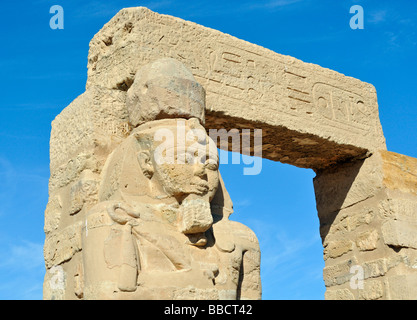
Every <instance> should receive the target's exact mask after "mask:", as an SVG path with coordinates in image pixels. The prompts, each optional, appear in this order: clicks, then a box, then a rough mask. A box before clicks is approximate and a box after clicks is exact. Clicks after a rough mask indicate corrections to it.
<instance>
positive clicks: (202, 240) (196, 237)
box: [187, 232, 207, 247]
mask: <svg viewBox="0 0 417 320" xmlns="http://www.w3.org/2000/svg"><path fill="white" fill-rule="evenodd" d="M187 237H188V240H189V242H188V243H187V244H189V245H192V246H196V247H204V246H205V245H206V244H207V237H206V236H205V234H204V232H201V233H193V234H187Z"/></svg>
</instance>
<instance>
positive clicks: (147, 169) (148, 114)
mask: <svg viewBox="0 0 417 320" xmlns="http://www.w3.org/2000/svg"><path fill="white" fill-rule="evenodd" d="M127 108H128V112H129V119H130V123H131V126H132V127H134V129H133V131H132V133H131V134H130V136H129V137H128V138H127V139H126V140H125V141H124V142H123V143H122V144H121V145H120V146H119V147H118V148H117V149H116V150H115V152H113V154H112V155H111V156H110V157H109V159H108V160H107V162H106V165H105V167H104V169H103V172H104V177H103V179H102V184H101V188H100V200H102V201H103V200H113V199H123V200H125V201H128V202H129V199H130V202H146V203H154V204H155V205H157V204H161V203H163V204H166V205H178V206H179V208H180V210H179V214H178V215H179V216H178V217H177V220H178V228H179V230H180V231H181V232H183V233H184V234H201V233H203V232H205V231H206V230H208V229H209V228H210V226H211V225H212V223H213V218H212V214H211V209H210V201H211V200H212V199H213V198H214V196H215V193H216V191H217V188H218V185H219V172H218V154H217V148H216V145H215V143H214V142H213V141H212V140H211V139H210V137H209V136H208V135H207V133H206V130H205V128H204V127H203V125H202V124H203V123H204V110H205V109H204V108H205V91H204V89H203V88H202V87H201V85H200V84H198V83H197V82H196V81H195V79H194V77H193V75H192V74H191V72H190V71H188V69H186V68H185V66H184V65H183V64H182V63H180V62H178V61H177V60H174V59H170V58H166V59H161V60H157V61H155V62H153V63H150V64H148V65H146V66H144V67H143V68H141V69H140V70H139V71H138V73H137V75H136V78H135V81H134V83H133V85H132V86H131V87H130V89H129V91H128V93H127ZM139 198H140V199H139ZM200 240H201V239H200ZM197 243H199V244H202V245H204V244H205V241H204V240H203V241H201V242H198V241H197Z"/></svg>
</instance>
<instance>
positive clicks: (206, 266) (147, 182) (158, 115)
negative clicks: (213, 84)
mask: <svg viewBox="0 0 417 320" xmlns="http://www.w3.org/2000/svg"><path fill="white" fill-rule="evenodd" d="M204 108H205V92H204V89H203V88H202V87H201V86H200V85H199V84H198V83H197V82H196V81H195V79H194V77H193V75H192V74H191V72H190V71H188V70H187V69H186V68H185V67H184V65H183V64H181V63H180V62H178V61H176V60H174V59H161V60H157V61H155V62H153V63H150V64H148V65H146V66H144V67H143V68H141V69H140V70H139V71H138V72H137V74H136V77H135V80H134V83H133V84H132V86H131V87H130V88H129V90H128V92H127V110H128V113H129V119H130V125H131V127H132V128H133V129H132V131H131V132H130V135H129V136H128V137H127V138H126V139H125V140H124V141H123V142H122V143H121V144H120V145H119V146H118V147H117V148H116V149H115V150H114V151H113V152H112V153H111V155H110V156H109V157H108V158H107V160H106V163H105V165H104V167H103V170H102V173H101V182H100V187H99V203H98V204H97V205H96V206H94V207H93V208H92V209H91V210H90V211H89V212H88V214H87V220H86V227H85V232H84V236H83V265H84V277H85V280H84V295H85V297H86V298H87V299H97V298H99V299H116V298H123V299H124V298H129V299H189V298H193V299H195V298H201V299H202V298H204V299H236V298H240V297H242V298H250V299H251V298H259V296H260V275H259V260H260V255H259V245H258V243H257V240H256V237H255V236H254V235H253V233H252V232H251V231H250V230H248V229H247V228H246V227H245V226H243V225H240V224H239V223H237V222H233V221H229V220H228V216H229V214H230V213H231V212H232V203H231V200H230V197H229V195H228V193H227V191H226V189H225V188H224V184H223V181H222V179H221V177H220V174H219V170H218V164H219V159H218V154H217V148H216V144H215V143H214V142H213V141H212V140H211V139H210V137H209V136H208V135H207V133H206V130H205V128H204V126H203V125H204V112H205V109H204ZM87 221H88V223H87Z"/></svg>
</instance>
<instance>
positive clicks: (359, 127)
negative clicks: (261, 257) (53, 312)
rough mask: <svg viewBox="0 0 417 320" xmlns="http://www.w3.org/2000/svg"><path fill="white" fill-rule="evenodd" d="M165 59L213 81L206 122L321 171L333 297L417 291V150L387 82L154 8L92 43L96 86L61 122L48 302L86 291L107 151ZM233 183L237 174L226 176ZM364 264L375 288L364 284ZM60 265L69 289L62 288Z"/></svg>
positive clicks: (56, 137)
mask: <svg viewBox="0 0 417 320" xmlns="http://www.w3.org/2000/svg"><path fill="white" fill-rule="evenodd" d="M161 57H172V58H175V59H177V60H179V61H181V62H183V63H184V64H185V65H186V66H187V67H188V68H189V69H190V70H191V71H192V72H193V74H194V76H195V78H196V79H197V80H198V81H199V82H200V84H201V85H202V86H203V87H204V88H205V89H206V92H207V98H206V99H207V110H206V128H207V129H209V128H213V129H221V128H226V129H228V130H229V129H231V128H240V129H243V128H257V129H262V130H263V144H262V149H263V150H262V153H263V157H265V158H267V159H270V160H274V161H280V162H283V163H289V164H292V165H295V166H298V167H302V168H312V169H314V170H315V172H316V173H317V176H316V178H315V179H314V187H315V192H316V200H317V210H318V214H319V219H320V234H321V236H322V240H323V246H324V259H325V269H324V273H323V275H324V282H325V285H326V289H327V291H326V299H415V298H417V289H416V288H417V254H416V252H417V236H416V235H417V222H416V219H417V198H416V197H417V183H416V177H415V172H416V169H417V159H413V158H410V157H407V156H403V155H398V154H395V153H392V152H389V151H386V145H385V139H384V136H383V133H382V128H381V124H380V121H379V115H378V104H377V96H376V90H375V88H374V87H373V86H372V85H370V84H367V83H364V82H361V81H359V80H357V79H354V78H351V77H347V76H344V75H342V74H340V73H337V72H335V71H332V70H329V69H325V68H322V67H320V66H317V65H314V64H309V63H304V62H302V61H300V60H297V59H295V58H292V57H288V56H283V55H280V54H277V53H274V52H272V51H270V50H268V49H265V48H262V47H259V46H257V45H254V44H251V43H248V42H245V41H243V40H239V39H237V38H234V37H232V36H229V35H226V34H223V33H221V32H219V31H216V30H212V29H209V28H205V27H202V26H199V25H197V24H194V23H192V22H188V21H184V20H181V19H178V18H174V17H171V16H166V15H159V14H157V13H154V12H152V11H150V10H148V9H146V8H129V9H123V10H121V11H120V12H119V13H118V14H117V15H116V16H115V17H114V18H113V19H112V20H111V21H110V22H108V23H107V24H106V25H105V26H104V27H103V28H102V29H101V30H100V31H99V32H98V33H97V34H96V35H95V36H94V38H93V39H92V40H91V42H90V51H89V54H88V79H87V85H86V91H85V92H84V93H83V94H82V95H80V96H79V97H78V98H76V99H75V100H74V101H73V102H72V103H71V104H70V105H69V106H68V107H67V108H65V109H64V110H63V111H62V112H61V114H60V115H58V116H57V117H56V119H55V120H54V121H53V123H52V132H51V144H50V160H51V163H50V169H51V177H50V181H49V202H48V205H47V208H46V211H45V234H46V239H45V246H44V255H45V262H46V268H47V272H46V275H45V282H44V298H45V299H81V298H83V293H82V287H83V283H82V279H83V275H82V273H83V266H82V259H81V251H82V243H81V233H82V229H83V228H85V214H86V212H87V211H88V210H89V208H91V207H92V206H93V205H94V204H96V203H97V202H98V185H99V182H100V173H101V170H102V168H103V165H104V162H105V161H106V159H107V156H108V155H109V154H110V153H111V151H112V150H114V149H115V148H116V147H117V146H118V145H119V144H120V143H121V141H123V139H124V138H125V137H127V136H128V134H129V132H130V130H131V128H130V126H129V122H128V116H127V111H126V107H125V100H126V91H127V90H128V88H129V87H130V85H131V84H132V83H133V79H134V76H135V73H136V71H137V70H138V69H139V68H140V67H141V66H142V65H144V64H145V63H148V62H150V61H153V60H156V59H158V58H161ZM226 184H227V181H226ZM354 265H358V266H361V268H362V270H363V272H364V279H365V281H364V288H357V289H352V286H351V279H352V273H351V267H352V266H354ZM56 270H63V275H64V276H63V278H62V279H61V278H60V281H63V283H64V286H63V288H62V287H58V288H55V287H51V283H53V281H51V280H53V277H54V276H56V275H57V273H56Z"/></svg>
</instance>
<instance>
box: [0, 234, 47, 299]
mask: <svg viewBox="0 0 417 320" xmlns="http://www.w3.org/2000/svg"><path fill="white" fill-rule="evenodd" d="M44 273H45V267H44V260H43V246H42V244H40V243H34V242H31V241H21V242H20V243H18V244H12V245H9V246H3V248H2V250H1V251H0V299H2V300H9V299H19V300H35V299H36V300H37V299H42V284H43V275H44Z"/></svg>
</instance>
